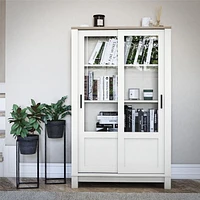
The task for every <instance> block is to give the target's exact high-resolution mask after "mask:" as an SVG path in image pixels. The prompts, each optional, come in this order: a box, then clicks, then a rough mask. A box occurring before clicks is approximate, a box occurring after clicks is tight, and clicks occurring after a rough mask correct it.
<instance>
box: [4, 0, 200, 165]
mask: <svg viewBox="0 0 200 200" xmlns="http://www.w3.org/2000/svg"><path fill="white" fill-rule="evenodd" d="M160 5H162V6H163V15H162V17H161V23H162V24H164V25H168V26H172V162H173V163H174V164H181V163H184V164H187V163H188V164H193V163H200V156H199V155H200V148H199V141H200V134H199V130H200V123H199V118H198V116H200V108H199V106H198V103H199V102H200V93H199V91H200V89H199V83H200V81H199V77H198V75H199V74H200V67H199V52H200V49H199V46H200V37H199V32H200V21H199V18H200V14H199V8H200V2H198V1H169V2H168V1H130V0H125V1H120V0H107V1H104V0H91V1H86V0H85V1H81V0H74V1H72V0H71V1H70V0H63V1H47V0H46V1H45V0H43V1H31V0H29V1H20V0H15V1H7V8H6V84H7V107H6V108H7V113H9V111H10V110H11V107H12V104H13V103H17V104H19V105H22V106H24V105H27V104H29V103H30V99H31V98H34V99H35V100H36V101H41V102H47V103H50V102H52V101H55V100H57V99H58V98H60V97H61V96H63V95H65V94H67V95H69V98H70V81H71V77H70V29H71V27H72V26H79V25H81V24H89V25H92V20H93V14H96V13H103V14H105V16H106V17H105V24H106V26H138V25H140V19H141V18H142V17H144V16H150V17H152V18H153V19H155V10H156V7H157V6H160ZM68 103H70V100H69V101H68ZM7 117H8V116H7ZM9 130H10V125H9V124H8V123H7V131H6V134H7V135H6V144H7V145H15V140H14V139H13V138H12V137H11V136H10V134H9ZM67 131H68V139H67V140H68V142H67V146H68V158H67V160H68V162H70V159H71V158H70V152H69V150H70V140H71V139H70V118H68V119H67ZM40 138H41V141H40V142H41V147H40V149H41V154H42V160H43V159H44V156H43V154H44V153H43V152H44V145H43V144H44V134H42V135H41V137H40ZM55 158H58V160H59V159H61V158H59V157H56V156H55Z"/></svg>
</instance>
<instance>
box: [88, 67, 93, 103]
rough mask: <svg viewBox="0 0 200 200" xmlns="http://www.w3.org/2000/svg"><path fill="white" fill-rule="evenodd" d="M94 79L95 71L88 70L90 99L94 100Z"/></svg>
mask: <svg viewBox="0 0 200 200" xmlns="http://www.w3.org/2000/svg"><path fill="white" fill-rule="evenodd" d="M93 80H94V72H93V71H89V72H88V99H89V100H93Z"/></svg>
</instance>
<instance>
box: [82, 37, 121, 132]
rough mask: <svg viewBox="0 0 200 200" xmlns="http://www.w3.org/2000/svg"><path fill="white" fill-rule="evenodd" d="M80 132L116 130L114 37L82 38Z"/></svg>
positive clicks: (116, 86)
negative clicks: (81, 117)
mask: <svg viewBox="0 0 200 200" xmlns="http://www.w3.org/2000/svg"><path fill="white" fill-rule="evenodd" d="M83 74H84V77H82V80H83V84H82V86H84V98H83V99H84V100H83V102H84V105H83V106H84V116H83V119H84V125H83V126H84V131H85V132H117V131H118V39H117V37H116V36H105V37H104V36H87V37H84V73H83Z"/></svg>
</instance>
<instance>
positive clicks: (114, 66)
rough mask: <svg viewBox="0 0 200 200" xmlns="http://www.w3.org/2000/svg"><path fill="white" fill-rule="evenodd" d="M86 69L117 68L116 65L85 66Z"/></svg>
mask: <svg viewBox="0 0 200 200" xmlns="http://www.w3.org/2000/svg"><path fill="white" fill-rule="evenodd" d="M84 66H85V67H86V68H117V65H100V64H94V65H91V64H85V65H84Z"/></svg>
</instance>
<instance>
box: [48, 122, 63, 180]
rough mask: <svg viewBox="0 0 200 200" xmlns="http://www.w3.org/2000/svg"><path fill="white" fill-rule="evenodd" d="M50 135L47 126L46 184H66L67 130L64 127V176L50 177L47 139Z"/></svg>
mask: <svg viewBox="0 0 200 200" xmlns="http://www.w3.org/2000/svg"><path fill="white" fill-rule="evenodd" d="M47 138H48V135H47V128H46V126H45V184H66V131H65V127H64V132H63V145H64V158H63V178H48V177H47V174H48V167H47V153H48V150H47V147H48V141H47ZM53 140H56V138H53Z"/></svg>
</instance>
